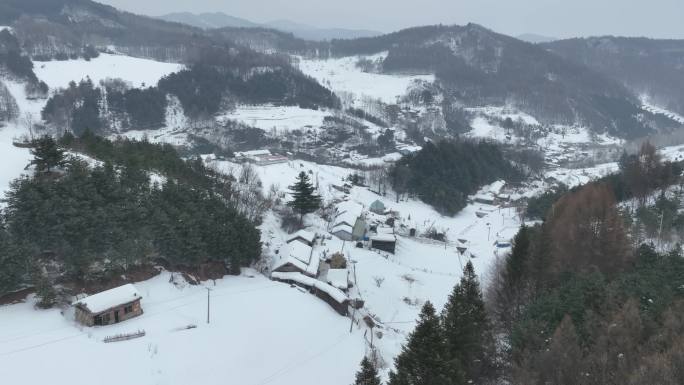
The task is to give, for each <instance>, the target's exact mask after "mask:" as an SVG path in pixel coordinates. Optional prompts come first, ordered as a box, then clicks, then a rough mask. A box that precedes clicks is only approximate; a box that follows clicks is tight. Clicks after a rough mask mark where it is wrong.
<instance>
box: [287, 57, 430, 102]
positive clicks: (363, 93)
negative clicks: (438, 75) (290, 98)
mask: <svg viewBox="0 0 684 385" xmlns="http://www.w3.org/2000/svg"><path fill="white" fill-rule="evenodd" d="M383 57H384V55H374V56H367V57H363V58H366V59H370V60H372V61H377V60H379V59H382V58H383ZM360 58H361V57H357V56H352V57H344V58H338V59H329V60H310V59H303V58H300V63H299V69H301V70H302V72H304V73H305V74H307V75H309V76H311V77H313V78H314V79H316V80H318V82H319V83H321V84H323V85H324V86H327V87H330V88H331V89H332V90H333V91H335V92H336V93H339V92H346V93H350V94H353V95H354V96H355V97H354V104H355V105H357V106H360V105H361V103H362V100H363V98H364V97H369V98H373V99H379V100H381V101H382V102H384V103H388V104H392V103H397V98H398V97H400V96H403V95H404V94H406V90H407V89H408V88H409V86H410V85H411V83H412V82H414V81H420V80H422V81H428V82H434V81H435V77H434V75H387V74H376V73H366V72H363V71H362V70H361V69H360V68H358V67H356V63H357V62H358V60H359V59H360Z"/></svg>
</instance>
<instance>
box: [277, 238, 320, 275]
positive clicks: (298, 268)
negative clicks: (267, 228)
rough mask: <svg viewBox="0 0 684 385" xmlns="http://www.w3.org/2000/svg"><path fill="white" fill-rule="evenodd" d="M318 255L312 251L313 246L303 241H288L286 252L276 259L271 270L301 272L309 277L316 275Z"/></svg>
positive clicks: (318, 261)
mask: <svg viewBox="0 0 684 385" xmlns="http://www.w3.org/2000/svg"><path fill="white" fill-rule="evenodd" d="M319 264H320V257H319V256H318V254H316V253H314V248H313V247H311V246H309V245H307V244H306V243H304V242H299V241H293V242H291V243H288V254H287V255H286V256H283V257H282V258H281V259H280V260H278V261H276V262H275V264H274V266H273V270H272V271H273V272H281V273H302V274H304V275H307V276H309V277H316V276H318V266H319Z"/></svg>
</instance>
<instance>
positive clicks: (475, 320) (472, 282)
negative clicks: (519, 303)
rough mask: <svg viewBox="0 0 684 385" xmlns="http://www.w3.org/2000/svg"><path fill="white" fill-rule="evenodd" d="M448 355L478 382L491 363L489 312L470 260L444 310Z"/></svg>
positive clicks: (469, 378)
mask: <svg viewBox="0 0 684 385" xmlns="http://www.w3.org/2000/svg"><path fill="white" fill-rule="evenodd" d="M442 323H443V326H444V333H445V340H446V347H447V351H448V359H449V360H450V362H456V363H458V364H460V365H461V367H463V369H464V370H465V374H466V377H467V379H468V380H469V381H474V382H475V383H478V382H479V381H478V380H480V379H481V378H482V377H483V376H484V375H485V372H486V371H487V370H488V369H489V368H490V365H491V352H492V346H493V339H492V335H491V330H490V325H489V322H488V320H487V314H486V312H485V305H484V300H483V298H482V291H481V289H480V282H479V280H478V278H477V275H475V269H474V268H473V264H472V263H471V262H470V261H468V264H466V266H465V268H464V269H463V277H461V282H460V283H459V284H458V285H456V287H455V288H454V291H453V293H452V294H451V295H450V296H449V300H448V302H447V304H446V306H445V307H444V311H443V313H442Z"/></svg>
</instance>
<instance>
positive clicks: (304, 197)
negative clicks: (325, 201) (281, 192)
mask: <svg viewBox="0 0 684 385" xmlns="http://www.w3.org/2000/svg"><path fill="white" fill-rule="evenodd" d="M288 188H289V189H290V191H291V194H292V198H293V199H292V200H291V201H290V202H288V203H287V205H288V206H290V207H292V209H293V210H294V211H295V212H296V213H297V214H299V222H300V223H302V222H303V221H304V215H305V214H309V213H312V212H314V211H316V210H318V209H319V208H320V207H321V196H320V195H317V194H315V193H314V192H315V188H314V187H313V185H312V184H311V180H310V179H309V176H308V175H306V173H305V172H304V171H302V172H300V173H299V176H297V181H296V182H295V184H294V185H292V186H289V187H288Z"/></svg>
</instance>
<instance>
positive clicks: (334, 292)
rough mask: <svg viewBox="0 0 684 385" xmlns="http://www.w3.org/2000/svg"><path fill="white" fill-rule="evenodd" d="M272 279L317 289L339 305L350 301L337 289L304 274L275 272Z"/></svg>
mask: <svg viewBox="0 0 684 385" xmlns="http://www.w3.org/2000/svg"><path fill="white" fill-rule="evenodd" d="M271 278H274V279H281V280H287V281H293V282H297V283H301V284H302V285H305V286H308V287H315V288H316V289H318V290H320V291H322V292H325V293H327V294H328V295H329V296H330V297H332V298H333V299H334V300H335V301H337V302H339V303H344V302H345V301H347V300H349V297H347V295H346V294H344V292H343V291H342V290H340V289H338V288H336V287H333V286H330V285H329V284H327V283H325V282H322V281H319V280H317V279H315V278H311V277H307V276H306V275H304V274H301V273H280V272H275V273H271Z"/></svg>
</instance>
